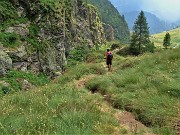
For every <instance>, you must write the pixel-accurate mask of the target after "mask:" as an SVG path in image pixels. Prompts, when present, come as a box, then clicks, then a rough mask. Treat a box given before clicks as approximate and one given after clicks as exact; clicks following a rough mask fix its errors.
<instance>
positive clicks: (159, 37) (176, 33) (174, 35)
mask: <svg viewBox="0 0 180 135" xmlns="http://www.w3.org/2000/svg"><path fill="white" fill-rule="evenodd" d="M167 32H169V34H170V36H171V46H170V47H171V48H173V47H177V46H180V38H179V37H180V28H176V29H173V30H170V31H167ZM165 35H166V31H164V32H162V33H158V34H154V35H151V37H150V39H151V41H152V42H154V44H155V46H156V47H158V48H163V39H164V36H165Z"/></svg>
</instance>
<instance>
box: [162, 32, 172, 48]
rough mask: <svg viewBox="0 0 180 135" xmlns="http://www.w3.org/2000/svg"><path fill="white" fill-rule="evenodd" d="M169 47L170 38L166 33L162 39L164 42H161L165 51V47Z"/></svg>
mask: <svg viewBox="0 0 180 135" xmlns="http://www.w3.org/2000/svg"><path fill="white" fill-rule="evenodd" d="M170 45H171V36H170V34H169V33H168V32H167V33H166V35H165V37H164V40H163V46H164V47H165V48H166V49H167V47H168V46H170Z"/></svg>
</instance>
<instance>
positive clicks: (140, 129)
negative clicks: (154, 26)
mask: <svg viewBox="0 0 180 135" xmlns="http://www.w3.org/2000/svg"><path fill="white" fill-rule="evenodd" d="M102 65H103V67H104V68H105V70H106V71H107V72H106V74H111V72H110V71H108V69H107V66H106V64H105V62H103V63H102ZM97 76H98V75H95V74H92V75H87V76H84V77H82V78H81V79H79V80H76V82H75V87H77V88H84V87H85V85H86V83H87V82H88V81H89V80H90V79H92V78H96V77H97ZM92 94H93V93H92ZM109 106H111V105H110V104H109ZM112 109H113V108H112ZM100 110H102V111H105V110H106V109H105V108H100ZM114 110H115V113H114V116H115V118H116V119H117V120H118V122H119V124H120V125H122V126H123V127H124V128H126V129H127V130H128V131H130V132H131V134H141V135H155V134H152V133H151V131H150V129H149V128H148V127H146V126H145V125H144V124H142V123H141V122H139V121H137V120H136V119H135V116H134V115H133V114H132V113H130V112H127V111H121V110H117V109H114Z"/></svg>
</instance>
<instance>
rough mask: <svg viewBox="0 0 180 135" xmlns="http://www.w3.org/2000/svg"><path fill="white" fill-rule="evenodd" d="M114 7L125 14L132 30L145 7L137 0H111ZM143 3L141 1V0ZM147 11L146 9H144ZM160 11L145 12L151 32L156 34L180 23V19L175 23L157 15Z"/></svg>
mask: <svg viewBox="0 0 180 135" xmlns="http://www.w3.org/2000/svg"><path fill="white" fill-rule="evenodd" d="M109 1H110V2H111V3H112V4H113V5H114V7H115V8H116V9H117V10H118V11H119V12H120V14H121V15H122V14H124V16H125V19H126V21H127V22H128V26H129V28H130V30H132V27H133V24H134V21H135V19H136V18H137V16H138V14H139V12H140V11H141V10H142V9H144V7H143V5H142V4H137V0H109ZM139 2H140V3H141V1H139ZM144 11H145V10H144ZM156 14H158V11H155V12H147V11H146V12H145V16H146V18H147V21H148V24H149V27H150V34H155V33H159V32H163V31H167V30H170V29H173V28H175V27H177V26H179V25H180V20H179V21H177V22H174V23H169V22H166V21H164V20H162V19H161V17H160V16H156Z"/></svg>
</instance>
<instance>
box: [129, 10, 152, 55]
mask: <svg viewBox="0 0 180 135" xmlns="http://www.w3.org/2000/svg"><path fill="white" fill-rule="evenodd" d="M146 51H149V52H153V51H154V44H153V43H151V41H150V39H149V27H148V23H147V21H146V17H145V15H144V12H143V11H141V12H140V14H139V16H138V18H137V19H136V21H135V23H134V27H133V33H132V36H131V44H130V52H131V53H132V54H133V55H139V54H142V53H144V52H146Z"/></svg>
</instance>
